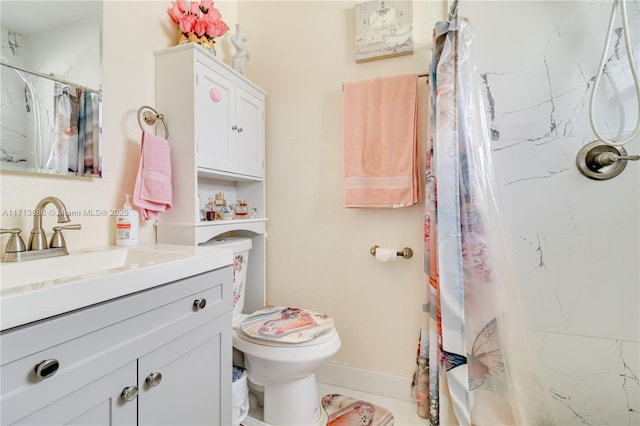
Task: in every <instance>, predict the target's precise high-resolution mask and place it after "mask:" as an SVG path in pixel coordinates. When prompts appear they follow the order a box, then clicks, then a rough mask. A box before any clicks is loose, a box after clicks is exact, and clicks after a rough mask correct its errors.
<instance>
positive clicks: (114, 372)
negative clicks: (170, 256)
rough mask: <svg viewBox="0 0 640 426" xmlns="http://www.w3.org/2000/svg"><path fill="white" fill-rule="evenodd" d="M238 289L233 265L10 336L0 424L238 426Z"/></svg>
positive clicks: (5, 335)
mask: <svg viewBox="0 0 640 426" xmlns="http://www.w3.org/2000/svg"><path fill="white" fill-rule="evenodd" d="M231 287H232V270H231V267H230V266H229V267H225V268H222V269H219V270H215V271H211V272H208V273H204V274H200V275H196V276H193V277H190V278H186V279H183V280H179V281H176V282H173V283H168V284H165V285H162V286H159V287H156V288H153V289H150V290H146V291H143V292H140V293H136V294H133V295H130V296H126V297H124V298H121V299H116V300H114V301H109V302H104V303H102V304H98V305H95V306H93V307H89V308H85V309H82V310H79V311H75V312H72V313H69V314H66V315H61V316H58V317H53V318H51V319H47V320H43V321H40V322H35V323H31V324H27V325H24V326H20V327H16V328H13V329H9V330H6V331H3V332H2V334H1V335H0V343H1V347H2V351H1V353H2V375H1V378H0V383H1V390H2V397H1V399H0V406H1V424H3V425H14V424H15V425H49V424H77V425H89V424H101V425H176V424H189V425H205V424H206V425H227V424H230V422H231V400H230V398H231V396H230V393H231V304H232V301H231V298H230V297H228V295H230V294H231V293H232V291H231ZM223 296H224V297H223ZM196 301H198V303H195V302H196ZM203 301H206V302H203ZM42 361H52V362H51V363H52V364H53V361H55V363H57V365H58V368H57V370H54V369H53V368H52V371H54V373H53V374H51V375H50V376H49V377H45V378H42V377H39V376H38V374H37V373H36V369H35V366H36V365H38V364H40V363H41V362H42ZM152 379H155V380H152ZM125 389H129V391H130V398H129V399H130V400H128V401H127V400H126V399H125V398H124V397H123V393H124V391H125Z"/></svg>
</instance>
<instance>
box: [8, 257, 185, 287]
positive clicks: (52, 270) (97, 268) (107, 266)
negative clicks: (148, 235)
mask: <svg viewBox="0 0 640 426" xmlns="http://www.w3.org/2000/svg"><path fill="white" fill-rule="evenodd" d="M187 256H188V254H187V253H184V252H174V251H160V250H151V249H146V248H138V247H130V248H129V247H108V248H104V249H93V250H83V251H78V252H75V253H70V254H69V255H68V256H59V257H50V258H47V259H39V260H28V261H23V262H5V263H2V265H0V276H1V277H2V280H1V282H0V288H1V289H2V290H6V289H9V288H13V287H20V286H23V285H25V284H29V285H34V284H39V283H46V282H63V281H74V280H78V279H82V277H83V276H86V275H90V274H94V273H113V272H117V270H125V269H129V268H132V267H142V266H149V265H155V264H158V263H162V262H171V261H173V260H177V259H182V258H185V257H187ZM118 268H120V269H118ZM114 269H116V270H114Z"/></svg>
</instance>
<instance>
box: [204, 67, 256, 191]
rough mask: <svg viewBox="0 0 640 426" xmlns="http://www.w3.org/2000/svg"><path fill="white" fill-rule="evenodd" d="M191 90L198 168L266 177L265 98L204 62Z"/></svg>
mask: <svg viewBox="0 0 640 426" xmlns="http://www.w3.org/2000/svg"><path fill="white" fill-rule="evenodd" d="M192 90H193V91H194V97H195V115H196V116H195V123H194V133H195V135H194V136H195V138H194V140H195V145H196V162H197V167H198V168H201V169H204V170H212V171H221V172H228V173H233V174H238V175H243V176H253V177H256V178H263V177H264V130H263V129H264V97H262V96H261V95H260V94H259V93H256V92H255V90H253V91H252V92H253V93H252V92H249V91H247V90H245V89H243V88H242V87H240V86H238V85H237V84H236V83H234V82H233V81H232V80H230V79H228V78H225V76H224V73H222V72H220V71H216V70H214V69H212V68H211V66H210V64H209V65H206V64H204V63H202V62H196V64H195V89H192Z"/></svg>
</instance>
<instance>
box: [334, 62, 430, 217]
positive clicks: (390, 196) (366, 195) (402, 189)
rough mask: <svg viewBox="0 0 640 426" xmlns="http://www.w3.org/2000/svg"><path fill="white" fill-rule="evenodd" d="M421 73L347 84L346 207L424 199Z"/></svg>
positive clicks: (401, 204) (393, 204)
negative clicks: (419, 135)
mask: <svg viewBox="0 0 640 426" xmlns="http://www.w3.org/2000/svg"><path fill="white" fill-rule="evenodd" d="M417 109H418V74H405V75H399V76H392V77H378V78H375V79H373V80H366V81H359V82H352V83H345V85H344V171H345V206H346V207H408V206H412V205H414V204H416V203H417V202H418V201H419V198H420V190H419V176H418V165H419V162H418V143H417V123H418V114H417Z"/></svg>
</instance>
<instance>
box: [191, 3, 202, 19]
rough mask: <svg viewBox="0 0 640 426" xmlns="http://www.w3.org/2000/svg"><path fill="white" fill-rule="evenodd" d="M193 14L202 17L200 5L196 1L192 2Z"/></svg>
mask: <svg viewBox="0 0 640 426" xmlns="http://www.w3.org/2000/svg"><path fill="white" fill-rule="evenodd" d="M190 12H191V14H192V15H194V16H200V5H199V4H198V3H196V2H195V1H192V2H191V10H190Z"/></svg>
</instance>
